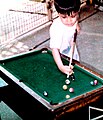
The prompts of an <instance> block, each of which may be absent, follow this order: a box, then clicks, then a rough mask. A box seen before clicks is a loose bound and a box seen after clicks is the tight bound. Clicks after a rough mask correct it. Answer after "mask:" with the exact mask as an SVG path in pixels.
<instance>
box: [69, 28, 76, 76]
mask: <svg viewBox="0 0 103 120" xmlns="http://www.w3.org/2000/svg"><path fill="white" fill-rule="evenodd" d="M76 38H77V29H76V30H75V33H74V39H73V45H72V47H71V57H70V61H69V66H71V64H72V60H73V55H74V49H75V44H76ZM67 78H69V74H67Z"/></svg>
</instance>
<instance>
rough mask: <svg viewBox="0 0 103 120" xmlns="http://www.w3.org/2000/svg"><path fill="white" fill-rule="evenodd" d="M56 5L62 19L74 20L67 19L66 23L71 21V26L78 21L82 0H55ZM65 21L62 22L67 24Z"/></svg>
mask: <svg viewBox="0 0 103 120" xmlns="http://www.w3.org/2000/svg"><path fill="white" fill-rule="evenodd" d="M54 6H55V9H56V11H57V12H58V14H59V16H60V18H61V20H65V21H66V18H68V20H69V18H71V19H72V20H73V22H72V23H71V19H70V20H69V21H66V24H68V25H69V23H70V26H71V25H73V24H74V23H75V22H76V21H77V16H78V11H79V10H80V0H54ZM65 21H62V22H63V23H64V24H65ZM67 22H68V23H67Z"/></svg>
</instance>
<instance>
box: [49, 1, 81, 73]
mask: <svg viewBox="0 0 103 120" xmlns="http://www.w3.org/2000/svg"><path fill="white" fill-rule="evenodd" d="M54 6H55V9H56V11H57V12H58V15H59V17H58V18H57V19H55V20H54V21H53V23H52V25H51V27H50V48H51V50H52V54H53V57H54V60H55V62H56V64H57V66H58V68H59V70H60V71H61V72H63V73H65V74H67V75H68V74H69V75H71V74H72V73H73V66H72V65H71V66H69V65H63V62H62V59H61V54H64V55H66V56H68V57H70V54H71V52H70V51H71V49H70V48H71V46H72V45H73V44H72V43H73V36H74V32H75V29H77V31H78V32H79V30H80V27H79V24H78V18H79V10H80V0H54ZM73 59H75V60H77V61H79V54H78V51H77V48H76V46H75V50H74V56H73Z"/></svg>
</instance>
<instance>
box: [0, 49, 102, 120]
mask: <svg viewBox="0 0 103 120" xmlns="http://www.w3.org/2000/svg"><path fill="white" fill-rule="evenodd" d="M62 60H63V63H64V64H66V65H68V64H69V60H67V59H66V58H65V57H62ZM73 70H74V74H73V76H74V78H75V79H74V80H72V79H70V84H68V85H67V89H66V90H64V89H63V85H65V84H66V83H65V80H66V79H67V76H66V75H65V74H63V73H61V72H60V71H59V70H58V68H57V66H56V64H55V62H54V59H53V56H52V53H51V50H50V49H48V48H42V49H40V50H35V51H34V50H32V51H29V52H26V53H24V54H19V55H16V56H13V57H10V58H7V59H3V60H1V61H0V74H1V78H2V79H3V80H4V81H5V82H7V83H8V86H11V88H12V91H13V90H14V91H16V92H15V94H22V92H24V93H25V94H27V96H28V100H29V98H30V100H31V98H32V100H31V101H34V102H33V103H32V102H31V101H30V100H29V104H32V105H31V106H33V104H35V103H36V104H35V105H34V106H33V107H34V108H35V109H36V110H37V109H39V107H38V106H40V110H38V111H40V113H42V112H43V115H45V116H46V118H47V120H48V117H47V116H49V120H50V116H51V119H59V118H60V117H61V116H62V115H63V114H65V113H67V112H72V111H74V110H76V109H79V108H81V107H84V106H85V105H88V104H90V103H92V102H94V101H96V100H97V99H99V97H100V96H101V94H102V93H103V78H102V77H101V76H100V75H98V74H96V73H95V72H93V71H92V70H90V69H87V68H86V67H85V66H83V65H81V64H80V63H78V62H77V63H75V64H74V69H73ZM68 79H69V78H68ZM94 80H97V81H98V83H97V84H96V85H93V84H91V81H92V82H93V81H94ZM69 88H73V89H74V92H70V91H69ZM17 91H18V92H17ZM21 91H22V92H21ZM44 93H46V94H44ZM66 95H68V96H69V97H66ZM22 99H23V97H22ZM24 99H25V98H24ZM28 100H27V101H28ZM26 104H27V103H26ZM18 106H19V105H18ZM29 110H30V109H29ZM34 111H35V110H34ZM34 114H35V113H34Z"/></svg>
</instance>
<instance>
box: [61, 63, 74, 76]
mask: <svg viewBox="0 0 103 120" xmlns="http://www.w3.org/2000/svg"><path fill="white" fill-rule="evenodd" d="M73 68H74V66H73V65H71V66H70V67H69V66H67V65H63V66H61V67H60V68H59V69H60V71H61V72H63V73H65V74H67V75H71V74H72V73H73Z"/></svg>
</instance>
